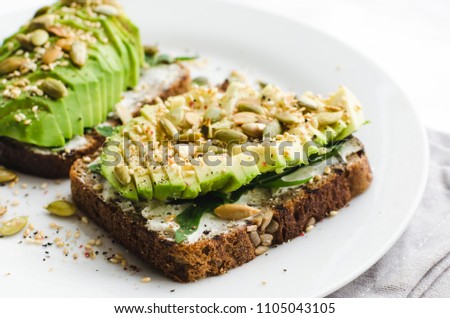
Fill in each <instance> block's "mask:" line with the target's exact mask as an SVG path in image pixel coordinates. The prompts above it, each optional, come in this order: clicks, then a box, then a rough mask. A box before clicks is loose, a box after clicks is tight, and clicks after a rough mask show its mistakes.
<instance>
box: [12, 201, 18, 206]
mask: <svg viewBox="0 0 450 318" xmlns="http://www.w3.org/2000/svg"><path fill="white" fill-rule="evenodd" d="M19 204H20V201H18V200H14V201H12V202H11V205H12V206H18V205H19Z"/></svg>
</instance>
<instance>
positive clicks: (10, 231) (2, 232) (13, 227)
mask: <svg viewBox="0 0 450 318" xmlns="http://www.w3.org/2000/svg"><path fill="white" fill-rule="evenodd" d="M27 223H28V216H18V217H15V218H13V219H11V220H9V221H6V222H4V223H3V224H2V225H1V226H0V236H11V235H14V234H17V233H19V232H20V231H22V229H23V228H24V227H25V226H26V225H27Z"/></svg>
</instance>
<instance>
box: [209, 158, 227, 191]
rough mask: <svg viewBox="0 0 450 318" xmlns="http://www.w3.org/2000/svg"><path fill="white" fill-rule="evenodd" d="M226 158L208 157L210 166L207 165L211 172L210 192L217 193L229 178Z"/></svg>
mask: <svg viewBox="0 0 450 318" xmlns="http://www.w3.org/2000/svg"><path fill="white" fill-rule="evenodd" d="M227 158H228V156H223V155H215V156H210V157H209V160H210V161H211V164H210V165H209V168H210V170H211V175H210V179H211V183H212V187H211V191H218V190H220V189H222V188H223V187H224V186H225V185H226V184H227V183H228V180H229V179H230V177H231V172H230V169H229V167H227Z"/></svg>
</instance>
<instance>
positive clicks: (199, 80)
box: [192, 76, 209, 86]
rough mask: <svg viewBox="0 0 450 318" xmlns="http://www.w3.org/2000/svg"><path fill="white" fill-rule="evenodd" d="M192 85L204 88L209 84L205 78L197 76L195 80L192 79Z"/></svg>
mask: <svg viewBox="0 0 450 318" xmlns="http://www.w3.org/2000/svg"><path fill="white" fill-rule="evenodd" d="M192 84H195V85H197V86H205V85H208V84H209V81H208V79H207V78H206V77H204V76H199V77H196V78H194V79H193V80H192Z"/></svg>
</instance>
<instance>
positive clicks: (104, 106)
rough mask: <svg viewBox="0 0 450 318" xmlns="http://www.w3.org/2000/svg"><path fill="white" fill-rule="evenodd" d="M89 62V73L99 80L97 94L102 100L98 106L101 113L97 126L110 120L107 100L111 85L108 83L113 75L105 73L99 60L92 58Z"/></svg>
mask: <svg viewBox="0 0 450 318" xmlns="http://www.w3.org/2000/svg"><path fill="white" fill-rule="evenodd" d="M89 61H90V63H89V64H90V65H89V66H90V67H89V71H90V72H91V74H93V75H94V76H95V78H96V79H97V85H98V91H97V94H98V95H99V98H100V104H99V105H98V108H99V109H100V111H101V113H100V119H99V122H98V123H97V124H100V123H102V122H104V121H105V120H106V118H108V113H109V111H108V100H107V99H108V96H107V94H108V92H107V90H108V88H107V86H109V83H107V78H111V75H109V74H107V73H106V72H105V70H104V69H103V63H101V62H100V61H99V60H97V59H93V58H91V59H90V60H89Z"/></svg>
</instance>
